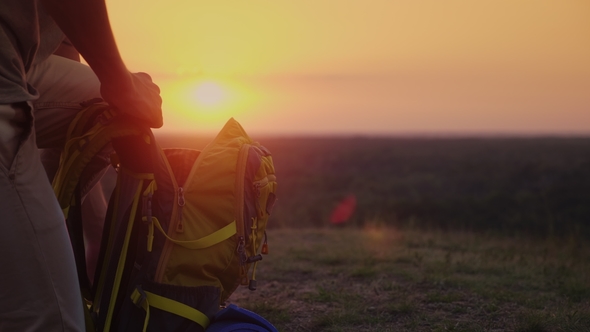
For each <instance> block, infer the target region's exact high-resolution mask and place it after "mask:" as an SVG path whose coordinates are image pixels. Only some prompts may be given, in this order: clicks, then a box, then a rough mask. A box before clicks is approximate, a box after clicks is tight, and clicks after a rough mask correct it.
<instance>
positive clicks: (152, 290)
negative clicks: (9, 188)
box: [54, 103, 277, 331]
mask: <svg viewBox="0 0 590 332" xmlns="http://www.w3.org/2000/svg"><path fill="white" fill-rule="evenodd" d="M70 128H71V129H70V131H69V132H68V140H67V143H66V148H65V149H64V153H63V155H62V160H61V162H60V168H59V170H58V172H57V174H56V176H55V178H54V189H55V192H56V195H57V197H58V200H59V202H60V205H61V207H62V209H64V214H65V215H66V219H67V224H68V230H69V232H70V237H71V239H72V246H73V247H74V252H75V258H76V264H77V268H78V273H79V276H80V286H81V288H82V290H83V292H82V293H83V295H84V297H85V299H86V302H87V304H88V306H87V308H88V310H87V312H86V313H87V322H88V323H87V326H88V328H89V329H94V330H97V331H139V330H143V331H189V330H190V331H203V330H205V329H206V328H207V326H208V324H209V321H210V320H211V319H212V318H213V317H214V315H215V314H216V313H217V312H218V311H219V309H220V305H221V304H222V303H224V302H225V301H226V300H227V299H228V298H229V296H230V295H231V294H232V293H233V292H234V291H235V289H236V288H237V287H238V286H239V285H248V287H249V288H250V289H251V290H255V289H256V266H257V264H258V262H259V261H260V260H261V259H262V255H264V254H267V253H268V244H267V234H266V226H267V223H268V219H269V216H270V214H271V212H272V208H273V206H274V204H275V202H276V186H277V182H276V176H275V171H274V165H273V161H272V156H271V153H270V152H269V151H268V150H267V149H266V148H264V147H263V146H262V145H260V144H259V143H257V142H255V141H253V140H252V139H251V138H250V137H249V136H248V135H247V134H246V132H245V131H244V129H243V128H242V127H241V125H240V124H239V123H238V122H237V121H235V120H234V119H233V118H232V119H230V120H229V121H228V122H227V123H226V125H225V126H224V127H223V129H221V131H220V132H219V134H218V135H217V137H215V139H214V140H213V141H212V142H211V143H209V144H208V145H207V146H206V147H205V148H204V149H203V150H202V151H198V150H194V149H184V148H175V149H161V148H160V147H159V146H158V144H157V143H156V140H155V138H154V136H153V134H152V133H151V131H150V130H149V129H146V128H140V127H138V126H136V125H134V124H133V122H132V121H130V120H129V119H126V118H124V117H122V116H119V115H116V114H115V113H114V112H112V110H110V109H109V107H108V105H106V104H104V103H96V104H93V105H91V106H90V107H88V108H87V109H86V110H84V111H83V112H81V113H80V114H79V115H78V117H77V118H76V119H75V120H74V121H73V122H72V124H71V126H70ZM105 150H114V151H115V152H116V154H113V155H112V158H111V161H112V163H113V166H115V167H116V168H117V173H118V174H117V185H116V187H115V190H114V192H113V194H112V195H111V199H110V202H109V208H108V212H107V218H106V220H105V225H104V230H103V234H102V244H101V250H100V256H99V263H98V265H97V268H96V274H95V276H92V278H84V276H85V275H86V273H85V269H86V264H85V259H84V248H83V246H84V242H83V239H82V235H81V234H82V233H83V230H82V229H81V226H80V225H81V223H80V222H79V221H80V220H79V218H80V215H81V214H80V206H81V204H80V202H81V197H80V195H81V194H80V192H81V190H80V188H81V187H83V185H85V183H84V182H85V181H88V179H93V178H96V174H97V173H98V172H99V171H97V170H96V168H97V167H92V168H91V167H88V166H89V165H92V163H91V161H92V160H93V158H94V157H95V156H96V155H97V154H99V153H104V151H105ZM89 173H92V174H89Z"/></svg>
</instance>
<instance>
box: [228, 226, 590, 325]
mask: <svg viewBox="0 0 590 332" xmlns="http://www.w3.org/2000/svg"><path fill="white" fill-rule="evenodd" d="M269 249H270V255H268V256H267V257H265V258H264V260H263V261H262V262H261V264H260V265H259V267H258V270H257V276H258V277H257V279H258V280H259V281H258V290H257V291H255V292H250V291H249V290H248V289H246V288H240V289H239V290H238V291H236V293H234V295H233V296H232V297H231V298H230V302H233V303H236V304H238V305H240V306H243V307H245V308H248V309H250V310H253V311H255V312H257V313H259V314H261V315H262V316H264V317H265V318H267V319H268V320H269V321H270V322H272V323H273V324H274V325H275V326H276V327H277V328H278V329H279V331H530V332H532V331H590V248H589V246H588V245H587V243H583V242H578V241H576V240H575V239H569V240H568V239H560V240H546V241H542V242H538V241H535V240H532V239H523V238H508V237H497V236H492V235H487V236H486V235H483V234H469V233H459V232H453V233H445V232H422V231H418V230H408V231H398V230H395V229H392V228H381V227H378V226H367V227H365V228H364V229H362V230H361V229H352V228H341V229H314V230H290V229H281V230H273V231H272V232H270V234H269Z"/></svg>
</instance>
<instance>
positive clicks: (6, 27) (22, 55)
mask: <svg viewBox="0 0 590 332" xmlns="http://www.w3.org/2000/svg"><path fill="white" fill-rule="evenodd" d="M63 38H64V35H63V33H62V32H61V30H60V29H59V27H58V26H57V25H56V24H55V22H54V21H53V19H52V18H51V17H50V16H49V15H48V14H47V13H46V12H45V11H44V10H43V8H42V6H41V4H40V3H38V1H37V0H1V4H0V104H11V103H17V102H22V101H29V100H34V99H36V98H37V97H38V92H37V90H35V88H34V87H33V86H31V85H29V84H28V83H27V77H26V73H27V71H28V70H29V69H30V68H31V67H32V66H33V65H35V64H36V63H39V62H40V61H43V60H45V59H47V57H49V55H51V54H52V53H53V52H54V51H55V50H56V49H57V47H58V46H59V44H60V43H61V41H62V40H63Z"/></svg>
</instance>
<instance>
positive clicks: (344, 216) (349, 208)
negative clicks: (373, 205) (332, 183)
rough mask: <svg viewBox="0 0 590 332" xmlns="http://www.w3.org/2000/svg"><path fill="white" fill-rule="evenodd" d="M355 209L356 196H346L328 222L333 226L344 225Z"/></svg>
mask: <svg viewBox="0 0 590 332" xmlns="http://www.w3.org/2000/svg"><path fill="white" fill-rule="evenodd" d="M355 208H356V196H355V195H353V194H351V195H348V196H346V198H344V199H343V200H342V201H341V202H340V204H338V206H336V208H334V210H333V211H332V214H331V215H330V222H331V223H332V224H334V225H340V224H343V223H345V222H346V221H347V220H348V219H349V218H350V216H352V214H353V213H354V210H355Z"/></svg>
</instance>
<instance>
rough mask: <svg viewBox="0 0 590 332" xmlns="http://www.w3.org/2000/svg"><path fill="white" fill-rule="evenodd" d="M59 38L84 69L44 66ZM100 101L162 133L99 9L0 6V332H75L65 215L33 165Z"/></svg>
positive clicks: (86, 2)
mask: <svg viewBox="0 0 590 332" xmlns="http://www.w3.org/2000/svg"><path fill="white" fill-rule="evenodd" d="M64 34H65V36H67V37H68V38H69V40H70V41H71V43H72V45H73V46H74V47H75V48H76V49H77V50H78V51H79V52H80V54H81V55H82V56H83V57H84V59H85V60H86V61H87V62H88V64H89V65H90V68H88V67H87V66H85V65H82V64H80V63H77V62H75V61H71V60H69V59H66V58H63V57H58V56H54V55H53V56H51V54H52V53H53V52H54V51H55V50H56V49H57V47H58V46H59V44H60V43H61V42H62V41H63V39H64ZM95 97H102V98H103V99H104V100H106V101H107V102H109V104H111V106H113V107H114V108H115V109H116V110H118V111H120V112H122V113H123V114H124V115H125V116H128V117H131V118H134V119H135V121H138V122H140V123H142V124H145V125H146V126H149V127H154V128H155V127H160V126H161V125H162V115H161V98H160V96H159V89H158V87H157V86H156V85H155V84H153V83H152V82H151V79H150V78H149V76H148V75H146V74H131V73H130V72H129V71H128V70H127V68H126V66H125V64H124V63H123V61H122V59H121V56H120V55H119V52H118V49H117V46H116V44H115V41H114V38H113V34H112V31H111V27H110V24H109V21H108V15H107V10H106V5H105V3H104V0H3V1H2V5H1V6H0V211H1V217H0V225H1V226H2V231H1V232H0V266H2V269H3V271H2V273H0V331H36V330H43V331H82V330H84V318H83V312H82V301H81V299H82V297H81V295H80V292H79V289H78V282H77V277H76V269H75V264H74V260H73V254H72V250H71V247H70V245H69V239H68V235H67V231H66V228H65V224H64V220H63V215H62V213H61V210H60V208H59V205H58V204H57V201H56V199H55V196H54V194H53V191H52V189H51V186H50V184H49V181H48V180H47V176H46V174H45V171H44V169H43V167H42V165H41V162H40V158H39V152H38V147H39V148H56V147H61V145H62V144H63V140H64V133H65V129H66V128H67V126H68V124H69V121H70V120H71V119H72V117H73V116H74V115H75V114H76V112H77V111H79V110H80V109H81V106H80V102H83V101H85V100H88V99H92V98H95Z"/></svg>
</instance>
